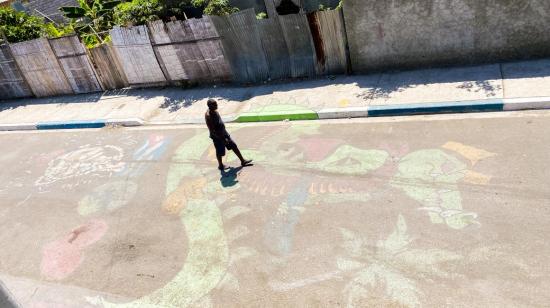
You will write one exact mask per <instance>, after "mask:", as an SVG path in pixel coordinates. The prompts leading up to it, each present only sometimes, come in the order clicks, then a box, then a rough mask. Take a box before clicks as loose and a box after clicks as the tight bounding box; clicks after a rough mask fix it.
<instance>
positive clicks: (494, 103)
mask: <svg viewBox="0 0 550 308" xmlns="http://www.w3.org/2000/svg"><path fill="white" fill-rule="evenodd" d="M537 109H550V97H532V98H507V99H487V100H475V101H457V102H440V103H415V104H397V105H378V106H365V107H348V108H326V109H321V110H320V111H317V112H315V111H306V110H298V111H296V110H294V111H282V112H273V111H271V112H248V113H244V114H241V115H240V116H235V115H229V116H225V117H223V120H224V121H225V122H226V123H251V122H271V121H286V120H288V121H298V120H318V119H346V118H366V117H384V116H409V115H419V114H444V113H468V112H497V111H520V110H537ZM203 123H204V120H203V119H189V120H183V121H166V122H146V121H144V120H143V119H141V118H127V119H108V120H76V121H54V122H39V123H19V124H0V131H25V130H50V129H83V128H102V127H105V126H110V125H113V126H123V127H134V126H143V125H147V126H158V125H179V124H203Z"/></svg>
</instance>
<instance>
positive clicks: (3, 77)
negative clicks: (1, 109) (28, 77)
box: [0, 43, 32, 99]
mask: <svg viewBox="0 0 550 308" xmlns="http://www.w3.org/2000/svg"><path fill="white" fill-rule="evenodd" d="M29 96H32V92H31V89H30V88H29V86H28V85H27V82H26V81H25V79H24V78H23V75H22V74H21V72H20V71H19V68H18V67H17V64H16V62H15V60H14V59H13V56H12V54H11V52H10V47H9V46H8V45H7V44H1V43H0V99H7V98H20V97H29Z"/></svg>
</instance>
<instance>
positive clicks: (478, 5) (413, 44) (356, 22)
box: [344, 0, 550, 72]
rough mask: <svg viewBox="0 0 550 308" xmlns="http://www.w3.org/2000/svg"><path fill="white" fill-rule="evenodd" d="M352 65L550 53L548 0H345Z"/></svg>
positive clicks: (466, 60) (375, 67)
mask: <svg viewBox="0 0 550 308" xmlns="http://www.w3.org/2000/svg"><path fill="white" fill-rule="evenodd" d="M344 15H345V23H346V29H347V33H348V40H349V46H350V53H351V60H352V68H353V70H354V71H355V72H366V71H370V70H379V69H386V68H408V67H409V68H410V67H419V66H432V65H453V64H464V63H480V62H488V61H492V62H495V61H498V60H507V59H516V58H528V57H541V56H550V17H549V16H550V1H548V0H345V1H344Z"/></svg>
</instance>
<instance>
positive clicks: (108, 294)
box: [0, 112, 550, 307]
mask: <svg viewBox="0 0 550 308" xmlns="http://www.w3.org/2000/svg"><path fill="white" fill-rule="evenodd" d="M549 120H550V112H525V113H513V114H505V113H499V114H485V115H482V116H477V115H466V116H462V115H458V116H437V117H435V116H434V117H414V118H399V119H397V118H396V119H375V120H373V119H367V120H357V121H340V122H321V121H316V122H303V123H288V122H286V123H274V124H260V125H258V124H256V125H241V126H239V125H237V126H230V130H231V132H232V135H233V136H234V138H235V140H237V141H238V143H239V144H240V146H241V147H242V148H243V149H246V150H245V151H244V152H245V153H246V155H247V156H249V157H252V158H254V159H255V161H256V165H255V166H253V167H249V168H245V169H231V170H228V171H227V172H226V173H225V174H220V172H219V171H217V170H216V169H215V167H216V165H215V157H214V156H213V155H214V153H213V149H212V147H211V144H210V141H209V139H208V138H207V133H206V131H205V130H204V129H202V128H198V127H188V128H181V127H179V128H170V127H166V128H162V129H124V130H122V129H103V130H89V131H65V132H47V133H4V134H0V147H1V148H2V149H3V151H2V153H1V154H0V168H1V169H2V172H1V173H0V247H1V249H0V279H1V280H2V281H3V282H4V284H5V285H6V286H7V288H9V290H10V292H11V293H12V294H13V295H14V296H15V298H16V299H17V300H18V301H19V302H20V303H21V304H22V305H23V306H24V307H170V306H174V307H188V306H196V307H209V306H212V307H221V306H224V307H231V306H245V307H258V306H261V307H266V306H268V307H269V306H276V307H304V306H306V305H308V306H311V307H313V306H330V307H333V306H349V307H353V306H355V307H359V306H372V307H374V306H377V305H384V306H405V307H418V306H427V307H444V306H452V307H518V306H532V307H535V306H540V307H542V306H546V305H547V304H548V303H549V302H550V294H549V292H548V290H550V268H549V265H548V264H549V259H550V257H548V256H549V255H550V242H549V241H547V240H546V239H547V233H548V230H549V227H548V221H550V207H549V205H550V204H549V202H550V187H549V186H548V183H549V181H550V171H549V170H550V163H549V156H548V153H549V152H550V134H548V132H549V131H550V121H549ZM228 160H229V164H230V165H232V166H237V162H236V161H235V159H234V157H229V158H228Z"/></svg>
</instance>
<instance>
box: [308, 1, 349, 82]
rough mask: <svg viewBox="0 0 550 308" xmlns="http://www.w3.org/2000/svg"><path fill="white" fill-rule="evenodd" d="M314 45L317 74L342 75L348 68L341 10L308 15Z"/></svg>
mask: <svg viewBox="0 0 550 308" xmlns="http://www.w3.org/2000/svg"><path fill="white" fill-rule="evenodd" d="M308 20H309V26H310V29H311V34H312V37H313V42H314V45H315V53H316V58H317V62H316V64H317V73H319V74H343V73H346V71H347V67H348V56H347V53H346V45H347V37H346V30H345V27H344V15H343V14H342V10H341V9H338V10H330V11H319V12H314V13H311V14H308Z"/></svg>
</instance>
